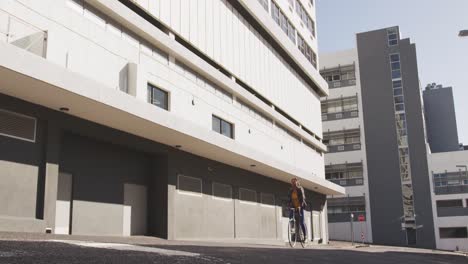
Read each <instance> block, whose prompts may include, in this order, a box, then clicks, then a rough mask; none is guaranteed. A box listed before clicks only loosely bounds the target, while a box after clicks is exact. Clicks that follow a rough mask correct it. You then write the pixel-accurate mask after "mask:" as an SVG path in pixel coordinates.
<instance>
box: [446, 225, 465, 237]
mask: <svg viewBox="0 0 468 264" xmlns="http://www.w3.org/2000/svg"><path fill="white" fill-rule="evenodd" d="M439 234H440V238H468V232H467V229H466V227H441V228H439Z"/></svg>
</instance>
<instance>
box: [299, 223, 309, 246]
mask: <svg viewBox="0 0 468 264" xmlns="http://www.w3.org/2000/svg"><path fill="white" fill-rule="evenodd" d="M297 228H298V229H297V230H298V236H299V238H298V240H299V241H300V242H301V246H302V248H305V247H306V245H307V241H306V237H305V234H304V232H303V231H302V228H301V227H300V224H298V225H297ZM306 232H307V230H306Z"/></svg>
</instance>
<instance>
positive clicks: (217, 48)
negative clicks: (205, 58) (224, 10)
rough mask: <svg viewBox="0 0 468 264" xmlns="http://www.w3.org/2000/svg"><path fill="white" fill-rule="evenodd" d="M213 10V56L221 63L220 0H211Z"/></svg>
mask: <svg viewBox="0 0 468 264" xmlns="http://www.w3.org/2000/svg"><path fill="white" fill-rule="evenodd" d="M211 4H212V6H213V10H212V13H211V15H212V16H213V35H212V36H213V58H214V60H215V61H217V62H220V63H221V25H220V23H221V13H220V11H221V6H220V5H222V3H221V1H220V0H214V1H212V2H211Z"/></svg>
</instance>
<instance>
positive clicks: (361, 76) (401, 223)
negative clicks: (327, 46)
mask: <svg viewBox="0 0 468 264" xmlns="http://www.w3.org/2000/svg"><path fill="white" fill-rule="evenodd" d="M320 69H321V73H322V75H323V76H324V78H325V79H326V80H327V81H328V82H329V86H330V88H331V90H330V95H329V97H325V98H324V99H323V101H322V119H323V120H324V140H325V143H326V144H327V145H328V148H329V153H328V154H326V155H325V163H326V175H327V179H330V180H332V181H334V182H336V183H338V184H340V185H342V186H345V187H346V190H347V193H348V194H349V197H347V196H344V197H343V196H341V197H340V196H338V197H336V196H333V197H332V199H330V200H329V202H328V205H329V219H330V221H329V222H330V236H331V238H338V239H342V238H346V237H348V240H349V239H350V232H351V231H350V229H351V228H350V227H351V225H350V222H351V219H350V215H351V213H353V215H354V219H353V221H359V218H360V219H361V220H365V222H362V223H354V228H353V231H354V234H355V239H356V240H360V234H361V232H362V233H364V236H365V239H366V240H367V241H369V242H373V243H376V244H388V245H398V246H406V245H410V246H416V247H423V248H435V237H434V223H433V217H432V206H431V194H430V183H429V178H428V175H429V173H428V163H427V149H426V136H425V126H424V125H425V124H424V116H423V110H422V102H421V97H422V96H421V93H420V87H419V78H418V68H417V60H416V47H415V45H414V44H412V43H411V42H410V40H409V39H403V38H401V37H400V33H399V28H398V27H392V28H386V29H380V30H376V31H370V32H364V33H359V34H357V49H356V50H353V51H348V52H345V53H336V54H329V55H324V56H321V68H320ZM361 215H362V216H361Z"/></svg>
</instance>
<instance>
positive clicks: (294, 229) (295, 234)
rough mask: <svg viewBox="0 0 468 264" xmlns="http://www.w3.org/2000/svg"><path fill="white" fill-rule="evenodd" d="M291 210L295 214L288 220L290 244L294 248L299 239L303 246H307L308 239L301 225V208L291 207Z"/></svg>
mask: <svg viewBox="0 0 468 264" xmlns="http://www.w3.org/2000/svg"><path fill="white" fill-rule="evenodd" d="M289 210H290V211H292V215H293V217H291V218H289V222H288V240H289V246H291V247H292V248H293V247H295V246H296V243H297V241H299V242H300V243H301V246H302V247H303V248H305V247H306V243H307V241H306V239H305V234H304V233H303V231H302V228H301V225H300V217H301V216H300V209H296V208H289ZM306 232H307V231H306Z"/></svg>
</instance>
